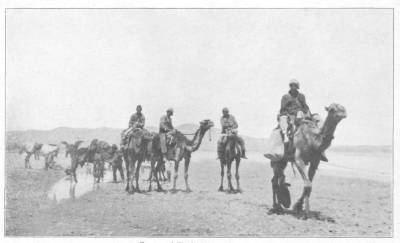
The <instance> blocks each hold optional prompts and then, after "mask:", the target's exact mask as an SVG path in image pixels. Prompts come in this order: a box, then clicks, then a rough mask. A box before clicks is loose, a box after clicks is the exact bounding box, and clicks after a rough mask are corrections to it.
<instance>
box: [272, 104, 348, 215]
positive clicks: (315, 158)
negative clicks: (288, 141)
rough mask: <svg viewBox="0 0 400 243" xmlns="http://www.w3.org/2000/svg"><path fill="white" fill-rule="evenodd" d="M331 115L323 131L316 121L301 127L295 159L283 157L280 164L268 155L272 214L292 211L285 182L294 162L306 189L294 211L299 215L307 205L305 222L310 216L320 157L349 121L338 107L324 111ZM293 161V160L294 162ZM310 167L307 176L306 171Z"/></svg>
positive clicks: (333, 106)
mask: <svg viewBox="0 0 400 243" xmlns="http://www.w3.org/2000/svg"><path fill="white" fill-rule="evenodd" d="M325 109H326V111H327V112H328V115H327V117H326V119H325V122H324V123H323V126H322V127H321V128H319V127H318V125H317V124H316V123H315V122H314V121H307V120H305V121H303V122H301V124H300V125H299V126H298V128H297V130H296V131H295V133H294V137H293V146H294V156H293V155H292V156H283V158H282V159H280V160H274V159H273V158H276V157H275V156H272V155H270V154H266V155H265V157H267V158H269V159H271V167H272V168H273V171H274V176H273V178H272V180H271V182H272V191H273V209H272V210H271V211H272V212H273V213H281V212H282V211H283V209H282V207H281V204H282V205H283V206H284V207H286V208H287V207H290V194H289V191H288V189H287V187H288V184H287V183H286V182H285V175H284V169H285V167H286V165H287V163H288V162H293V163H294V165H295V166H296V168H297V169H298V171H299V173H300V175H301V177H302V179H303V181H304V188H303V192H302V195H301V197H300V198H299V199H298V201H297V202H296V203H295V204H294V206H293V210H294V211H295V212H300V211H302V210H303V203H304V204H305V215H304V216H305V218H308V217H309V214H310V194H311V190H312V180H313V178H314V176H315V172H316V170H317V169H318V165H319V163H320V158H321V154H322V153H323V152H324V151H325V150H326V149H327V148H329V146H330V145H331V142H332V140H333V139H334V132H335V130H336V126H337V125H338V124H339V122H340V121H341V120H342V119H344V118H346V117H347V114H346V109H345V108H344V107H343V106H342V105H339V104H335V103H334V104H331V105H330V106H328V107H326V108H325ZM292 158H294V159H292ZM307 166H308V172H307V171H306V169H307Z"/></svg>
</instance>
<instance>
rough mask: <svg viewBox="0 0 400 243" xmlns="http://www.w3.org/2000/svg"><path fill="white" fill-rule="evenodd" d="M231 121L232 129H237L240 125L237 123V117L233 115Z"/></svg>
mask: <svg viewBox="0 0 400 243" xmlns="http://www.w3.org/2000/svg"><path fill="white" fill-rule="evenodd" d="M231 120H232V124H231V128H233V129H237V128H238V127H239V125H238V123H237V121H236V119H235V117H234V116H232V115H231Z"/></svg>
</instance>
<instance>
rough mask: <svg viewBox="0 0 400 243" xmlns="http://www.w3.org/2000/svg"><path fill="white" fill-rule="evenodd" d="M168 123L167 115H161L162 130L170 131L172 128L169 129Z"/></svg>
mask: <svg viewBox="0 0 400 243" xmlns="http://www.w3.org/2000/svg"><path fill="white" fill-rule="evenodd" d="M166 123H167V121H166V117H165V116H163V117H161V119H160V128H161V129H162V130H164V131H169V130H170V129H169V127H168V126H167V125H166Z"/></svg>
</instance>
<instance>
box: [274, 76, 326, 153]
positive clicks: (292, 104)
mask: <svg viewBox="0 0 400 243" xmlns="http://www.w3.org/2000/svg"><path fill="white" fill-rule="evenodd" d="M289 87H290V90H289V92H288V93H287V94H284V95H283V96H282V100H281V110H280V113H279V126H280V128H281V130H282V133H283V137H284V139H283V140H284V141H283V142H284V143H286V144H289V136H288V127H289V124H291V125H292V127H293V128H294V127H295V126H296V125H297V123H298V121H300V120H302V119H304V118H309V119H311V117H312V116H311V112H310V108H309V107H308V105H307V103H306V97H305V96H304V94H302V93H300V92H299V89H300V83H299V82H298V81H297V80H296V79H292V80H291V81H290V83H289ZM321 160H323V161H328V159H327V158H326V156H325V154H322V155H321Z"/></svg>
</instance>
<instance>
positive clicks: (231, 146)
mask: <svg viewBox="0 0 400 243" xmlns="http://www.w3.org/2000/svg"><path fill="white" fill-rule="evenodd" d="M226 139H227V141H226V143H225V149H224V153H223V156H222V157H221V158H220V164H221V185H220V186H219V189H218V191H220V192H222V191H223V190H224V186H223V183H224V168H225V166H226V167H227V171H226V172H227V177H228V192H230V193H231V192H234V191H235V190H234V188H233V186H232V180H231V179H232V174H231V167H232V162H233V161H234V160H235V161H236V173H235V178H236V192H242V189H241V188H240V183H239V164H240V158H241V157H242V150H241V149H240V146H239V143H238V142H237V134H235V133H233V132H232V131H230V130H228V131H227V135H226Z"/></svg>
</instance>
